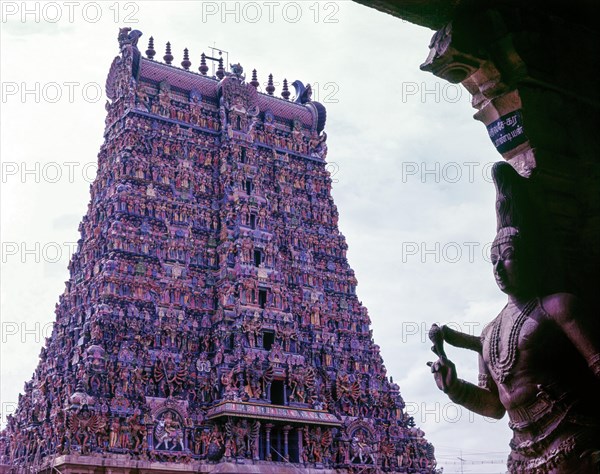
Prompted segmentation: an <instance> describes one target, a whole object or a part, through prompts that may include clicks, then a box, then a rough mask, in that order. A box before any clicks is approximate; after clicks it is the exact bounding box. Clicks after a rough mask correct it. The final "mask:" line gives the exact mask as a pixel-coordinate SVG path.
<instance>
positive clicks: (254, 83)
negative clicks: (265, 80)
mask: <svg viewBox="0 0 600 474" xmlns="http://www.w3.org/2000/svg"><path fill="white" fill-rule="evenodd" d="M250 85H251V86H254V88H255V89H258V86H260V82H258V77H257V75H256V69H253V70H252V80H251V81H250Z"/></svg>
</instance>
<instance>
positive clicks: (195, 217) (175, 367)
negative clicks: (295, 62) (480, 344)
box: [0, 29, 435, 474]
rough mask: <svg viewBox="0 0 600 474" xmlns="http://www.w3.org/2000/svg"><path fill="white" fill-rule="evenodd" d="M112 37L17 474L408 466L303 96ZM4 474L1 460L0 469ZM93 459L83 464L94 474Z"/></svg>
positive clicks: (320, 141) (24, 420) (417, 435)
mask: <svg viewBox="0 0 600 474" xmlns="http://www.w3.org/2000/svg"><path fill="white" fill-rule="evenodd" d="M140 36H141V33H140V32H139V31H131V30H130V29H123V30H121V32H120V34H119V44H120V48H121V54H120V56H118V57H117V58H115V60H114V62H113V64H112V66H111V69H110V73H109V75H108V79H107V84H106V92H107V96H108V98H109V99H110V101H109V102H108V103H107V112H108V113H107V117H106V131H105V142H104V144H103V145H102V148H101V151H100V153H99V156H98V160H99V169H98V175H97V178H96V180H95V182H94V184H93V185H92V188H91V202H90V203H89V206H88V212H87V214H86V215H85V216H84V218H83V221H82V223H81V225H80V232H81V239H80V240H79V246H78V249H77V251H76V253H75V254H74V255H73V257H72V260H71V263H70V266H69V270H70V279H69V281H68V282H67V284H66V290H65V292H64V294H63V295H62V296H61V297H60V302H59V304H58V305H57V307H56V322H55V325H54V330H53V332H52V336H51V337H50V338H49V339H48V340H47V342H46V346H45V347H44V348H43V349H42V351H41V354H40V363H39V366H38V367H37V369H36V371H35V373H34V375H33V378H32V379H31V381H29V382H27V383H26V384H25V389H24V393H23V394H22V395H21V396H20V398H19V407H18V410H17V411H16V413H15V414H14V415H13V416H11V417H10V418H9V421H8V426H7V428H6V429H5V431H4V432H3V433H2V435H1V437H0V461H1V462H0V464H3V465H4V466H5V469H9V470H10V469H13V470H19V469H20V468H26V469H27V471H28V472H36V471H37V472H39V471H45V472H50V471H54V470H56V469H58V470H59V472H61V473H62V474H69V473H77V474H81V473H86V474H91V473H95V472H105V471H104V470H106V469H108V470H110V472H113V473H130V472H133V471H135V472H142V471H144V472H148V471H151V470H154V471H162V472H175V471H178V472H214V471H216V470H218V472H253V473H254V472H269V473H286V472H289V473H292V472H294V473H295V472H298V471H300V472H312V469H319V472H340V473H341V472H364V473H367V472H379V470H383V471H386V472H387V471H390V472H421V473H431V472H433V471H434V467H435V459H434V456H433V448H432V446H431V445H430V444H429V443H427V441H426V440H425V439H424V438H423V432H422V431H420V430H419V429H418V428H416V427H415V426H414V422H413V420H412V418H411V417H409V416H407V415H406V414H405V413H404V412H403V409H404V402H403V400H402V397H401V396H400V393H399V388H398V385H396V384H394V383H393V382H392V381H391V380H388V378H387V376H386V370H385V367H384V365H383V361H382V358H381V356H380V354H379V347H378V346H377V345H376V344H375V343H374V341H373V338H372V332H371V330H370V329H369V325H370V320H369V317H368V314H367V310H366V308H364V307H363V306H362V305H361V303H360V302H359V300H358V299H357V296H356V291H355V289H356V285H357V281H356V278H355V276H354V272H353V271H352V269H351V268H350V266H349V265H348V261H347V259H346V249H347V245H346V241H345V239H344V236H343V235H342V234H341V233H340V232H339V230H338V227H337V217H338V213H337V209H336V207H335V205H334V203H333V199H332V197H331V193H330V191H331V179H330V176H329V173H328V171H327V169H326V162H325V156H326V153H327V146H326V134H325V133H324V132H323V129H324V126H325V108H324V107H323V106H322V105H321V104H319V103H318V102H313V101H311V91H310V86H307V87H305V86H304V85H303V84H302V83H300V82H299V81H296V82H295V83H294V86H295V88H296V92H297V98H296V99H295V100H294V101H293V102H292V101H290V100H289V97H290V92H289V90H288V87H287V81H284V87H283V92H282V94H281V95H282V98H278V97H275V96H274V95H273V93H274V87H273V81H272V76H269V82H268V85H267V86H266V88H265V90H266V93H264V94H263V93H260V92H258V90H257V89H258V87H259V82H258V80H257V74H256V71H253V74H252V79H251V81H249V82H246V81H245V77H244V74H243V69H242V68H241V66H239V64H238V65H232V66H231V71H230V72H228V71H226V70H225V67H224V64H223V60H222V59H219V60H218V61H217V63H218V64H217V66H218V67H217V68H216V74H215V77H210V76H208V75H207V73H208V70H209V67H208V65H207V60H212V59H214V58H207V57H206V56H205V55H204V54H203V55H202V60H201V64H200V67H199V71H200V72H199V73H195V72H192V71H190V66H191V63H190V60H189V55H188V52H187V50H186V51H185V53H184V60H183V62H182V63H181V65H182V68H177V67H175V66H173V65H172V64H171V63H172V61H173V55H172V54H171V46H170V44H167V52H166V54H165V56H164V61H165V62H164V63H160V62H157V61H155V60H154V59H153V58H154V56H155V54H156V52H155V51H154V45H153V39H152V38H151V39H150V43H149V46H148V50H147V51H146V56H147V58H143V57H142V55H141V54H140V51H139V50H138V48H137V41H138V38H139V37H140ZM8 466H11V467H8ZM101 466H102V467H101Z"/></svg>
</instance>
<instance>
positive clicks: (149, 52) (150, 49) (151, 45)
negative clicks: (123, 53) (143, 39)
mask: <svg viewBox="0 0 600 474" xmlns="http://www.w3.org/2000/svg"><path fill="white" fill-rule="evenodd" d="M155 54H156V51H155V50H154V38H153V37H152V36H150V38H149V39H148V49H147V50H146V56H147V57H148V59H154V55H155Z"/></svg>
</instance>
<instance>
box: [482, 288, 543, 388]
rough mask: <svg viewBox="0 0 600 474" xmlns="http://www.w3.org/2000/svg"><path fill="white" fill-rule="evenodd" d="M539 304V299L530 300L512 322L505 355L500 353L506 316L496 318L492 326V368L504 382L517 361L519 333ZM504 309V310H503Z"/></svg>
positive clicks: (497, 377)
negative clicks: (503, 322) (503, 321)
mask: <svg viewBox="0 0 600 474" xmlns="http://www.w3.org/2000/svg"><path fill="white" fill-rule="evenodd" d="M536 305H537V299H533V300H531V301H529V302H528V303H527V304H525V306H523V309H522V310H521V313H520V314H519V315H518V316H517V317H516V319H515V320H514V321H513V322H512V326H511V328H510V332H509V333H508V341H507V342H508V344H507V348H506V354H505V355H504V357H501V355H500V346H501V340H502V339H503V338H502V332H503V331H502V324H501V323H502V320H503V319H506V318H502V317H501V318H496V321H494V325H493V327H492V333H491V340H490V345H489V358H490V368H491V369H492V372H493V373H494V375H495V378H496V380H498V382H500V383H504V382H505V381H506V380H507V379H508V378H509V377H510V375H511V372H512V370H513V368H514V366H515V363H516V362H517V356H518V345H519V333H520V332H521V328H522V327H523V324H525V321H526V320H527V317H528V316H529V315H530V314H531V312H532V311H533V310H534V308H535V307H536ZM503 311H504V310H503Z"/></svg>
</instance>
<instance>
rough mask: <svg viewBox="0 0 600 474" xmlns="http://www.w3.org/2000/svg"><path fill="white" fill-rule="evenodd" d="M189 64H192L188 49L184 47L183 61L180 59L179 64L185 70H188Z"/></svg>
mask: <svg viewBox="0 0 600 474" xmlns="http://www.w3.org/2000/svg"><path fill="white" fill-rule="evenodd" d="M191 65H192V62H191V61H190V54H189V51H188V49H187V48H184V50H183V61H181V66H182V67H183V69H185V70H186V71H189V69H190V66H191Z"/></svg>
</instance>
